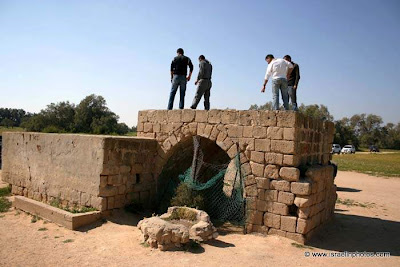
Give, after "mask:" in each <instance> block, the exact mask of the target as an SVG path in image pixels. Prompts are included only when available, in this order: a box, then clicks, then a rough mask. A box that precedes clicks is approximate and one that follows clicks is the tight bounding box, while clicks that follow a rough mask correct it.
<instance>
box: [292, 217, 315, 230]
mask: <svg viewBox="0 0 400 267" xmlns="http://www.w3.org/2000/svg"><path fill="white" fill-rule="evenodd" d="M311 223H312V222H311V221H310V220H305V219H300V218H299V219H297V227H296V232H297V233H300V234H307V233H308V232H309V231H310V230H311V229H312V227H310V226H311Z"/></svg>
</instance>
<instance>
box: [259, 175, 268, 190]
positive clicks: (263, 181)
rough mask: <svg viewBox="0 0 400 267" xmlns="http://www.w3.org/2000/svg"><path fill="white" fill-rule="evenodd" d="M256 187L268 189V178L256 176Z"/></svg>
mask: <svg viewBox="0 0 400 267" xmlns="http://www.w3.org/2000/svg"><path fill="white" fill-rule="evenodd" d="M256 183H257V188H262V189H269V179H268V178H264V177H256Z"/></svg>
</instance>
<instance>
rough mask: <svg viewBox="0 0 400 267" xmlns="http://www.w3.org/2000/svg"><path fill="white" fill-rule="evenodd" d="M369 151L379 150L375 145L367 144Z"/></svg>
mask: <svg viewBox="0 0 400 267" xmlns="http://www.w3.org/2000/svg"><path fill="white" fill-rule="evenodd" d="M369 152H379V148H378V147H377V146H369Z"/></svg>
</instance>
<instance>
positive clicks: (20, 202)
mask: <svg viewBox="0 0 400 267" xmlns="http://www.w3.org/2000/svg"><path fill="white" fill-rule="evenodd" d="M13 206H14V207H15V208H17V209H21V210H23V211H25V212H29V213H31V214H34V215H37V216H39V217H42V218H44V219H46V220H49V221H51V222H54V223H56V224H58V225H61V226H64V227H65V228H68V229H71V230H76V229H78V228H79V227H82V226H85V225H88V224H91V223H93V222H95V221H97V220H99V219H100V218H101V217H102V215H101V212H100V211H91V212H86V213H76V214H75V213H70V212H68V211H65V210H62V209H58V208H55V207H52V206H50V205H47V204H45V203H43V202H39V201H36V200H33V199H30V198H26V197H23V196H16V197H15V199H14V203H13Z"/></svg>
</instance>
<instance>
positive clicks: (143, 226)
mask: <svg viewBox="0 0 400 267" xmlns="http://www.w3.org/2000/svg"><path fill="white" fill-rule="evenodd" d="M138 228H139V229H140V230H141V231H142V234H143V235H142V238H143V240H142V241H143V242H146V243H147V244H149V245H150V247H152V248H159V249H160V250H168V249H172V248H175V247H178V248H179V247H182V245H185V244H188V243H189V241H190V240H193V241H195V242H203V241H207V240H210V239H215V238H217V237H218V233H217V229H216V228H215V227H214V226H213V224H212V223H211V220H210V216H209V215H208V214H207V213H206V212H205V211H202V210H197V209H193V208H187V207H170V208H168V212H167V213H165V214H162V215H161V216H155V217H151V218H145V219H143V220H141V221H140V222H139V223H138Z"/></svg>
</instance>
